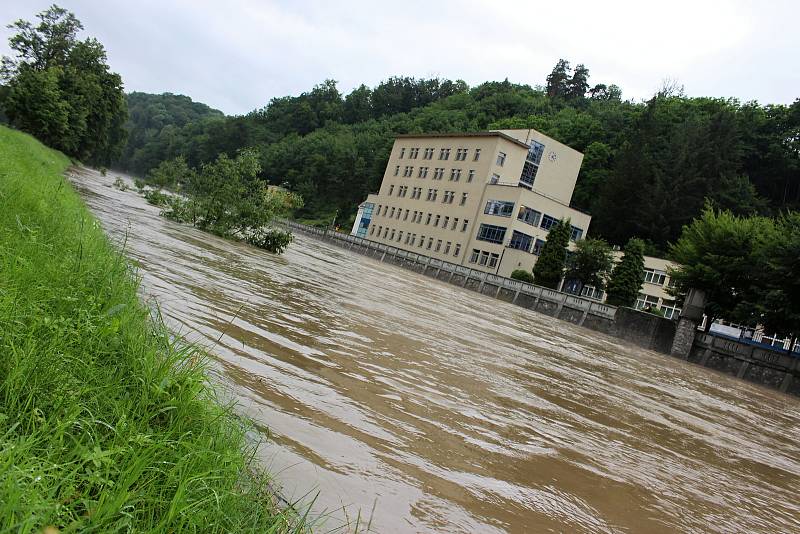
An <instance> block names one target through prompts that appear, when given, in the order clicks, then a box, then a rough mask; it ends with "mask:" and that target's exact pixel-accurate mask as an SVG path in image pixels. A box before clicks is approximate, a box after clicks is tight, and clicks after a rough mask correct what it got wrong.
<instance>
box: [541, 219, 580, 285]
mask: <svg viewBox="0 0 800 534" xmlns="http://www.w3.org/2000/svg"><path fill="white" fill-rule="evenodd" d="M569 222H570V221H569V219H567V220H566V221H565V220H563V219H562V220H560V221H557V222H556V223H555V224H554V225H553V226H551V227H550V232H549V233H548V234H547V240H546V241H545V242H544V246H543V247H542V252H541V254H540V255H539V259H538V260H536V263H535V264H534V266H533V280H534V282H535V283H536V284H538V285H540V286H544V287H549V288H550V289H558V284H559V282H561V277H562V276H563V275H564V265H565V262H566V258H567V245H569V235H570V231H571V227H570V224H569Z"/></svg>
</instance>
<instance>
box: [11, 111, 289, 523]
mask: <svg viewBox="0 0 800 534" xmlns="http://www.w3.org/2000/svg"><path fill="white" fill-rule="evenodd" d="M68 165H69V160H68V159H67V158H66V157H64V156H63V155H62V154H60V153H58V152H55V151H52V150H50V149H48V148H46V147H44V146H42V145H41V144H40V143H38V142H37V141H36V140H34V139H33V138H31V137H29V136H27V135H24V134H21V133H18V132H15V131H12V130H9V129H7V128H4V127H0V206H2V210H0V532H6V531H13V532H40V531H41V530H42V529H43V528H44V527H47V526H49V525H53V526H55V527H57V528H58V529H60V530H61V531H62V532H85V531H94V532H116V531H123V530H125V531H129V530H136V531H157V532H183V531H187V532H193V531H203V532H206V531H226V532H240V531H255V532H283V531H286V530H290V527H289V524H290V521H289V519H288V518H287V517H286V516H285V515H283V514H282V513H280V512H277V511H276V507H275V506H274V505H273V503H272V500H271V498H270V494H269V492H268V491H267V488H266V479H265V478H264V477H263V476H261V475H258V474H254V471H253V470H252V469H251V466H250V457H249V456H248V453H247V450H248V449H247V447H246V444H245V439H244V429H243V428H242V425H241V424H239V423H238V422H237V420H236V419H235V418H234V417H232V415H231V414H230V412H229V411H228V410H226V409H224V408H222V407H220V404H219V403H218V402H217V400H216V399H215V397H214V394H213V392H212V390H211V389H210V387H209V385H208V383H207V381H206V377H205V374H204V370H203V365H202V358H201V357H200V355H199V354H197V353H196V352H195V351H194V350H193V349H192V348H190V347H189V348H187V347H180V346H177V345H175V344H173V343H172V342H171V340H170V337H169V335H168V333H167V331H166V330H165V328H164V327H163V325H161V324H159V323H158V322H157V321H152V320H151V319H150V317H149V313H148V311H147V309H146V308H145V307H144V306H143V305H142V304H141V303H140V302H139V301H138V299H137V295H136V289H137V283H136V281H135V279H134V277H133V276H132V275H131V273H130V270H129V267H128V265H127V264H126V261H125V259H124V258H123V257H122V255H121V254H120V253H119V252H118V251H117V250H115V249H114V248H113V247H112V246H110V244H109V242H108V241H107V239H106V238H105V236H104V234H103V232H102V230H101V228H100V227H99V225H98V224H97V222H96V221H95V219H94V218H93V217H92V216H91V215H90V214H89V213H88V211H87V210H86V208H85V207H84V206H83V204H82V202H81V201H80V199H79V198H78V196H77V195H76V194H75V192H74V191H73V190H72V188H71V187H70V186H69V184H68V183H66V181H65V180H64V178H63V177H62V172H63V171H64V169H65V168H66V167H67V166H68Z"/></svg>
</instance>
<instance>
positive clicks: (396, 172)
mask: <svg viewBox="0 0 800 534" xmlns="http://www.w3.org/2000/svg"><path fill="white" fill-rule="evenodd" d="M398 174H400V165H396V166H395V168H394V175H395V176H397V175H398Z"/></svg>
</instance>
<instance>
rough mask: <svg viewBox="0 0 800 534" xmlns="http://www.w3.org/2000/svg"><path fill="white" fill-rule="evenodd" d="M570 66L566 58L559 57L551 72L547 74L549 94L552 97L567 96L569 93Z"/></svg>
mask: <svg viewBox="0 0 800 534" xmlns="http://www.w3.org/2000/svg"><path fill="white" fill-rule="evenodd" d="M570 70H571V69H570V66H569V61H567V60H566V59H559V60H558V63H556V66H555V67H553V70H552V71H551V72H550V74H548V75H547V96H549V97H550V98H566V97H567V95H568V94H569V82H570Z"/></svg>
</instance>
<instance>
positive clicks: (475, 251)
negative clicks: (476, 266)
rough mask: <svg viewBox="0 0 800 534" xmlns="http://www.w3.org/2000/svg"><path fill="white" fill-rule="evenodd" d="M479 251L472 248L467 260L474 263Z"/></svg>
mask: <svg viewBox="0 0 800 534" xmlns="http://www.w3.org/2000/svg"><path fill="white" fill-rule="evenodd" d="M480 253H481V251H480V250H478V249H477V248H473V249H472V254H470V256H469V262H470V263H475V262H476V261H478V256H479V255H480Z"/></svg>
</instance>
